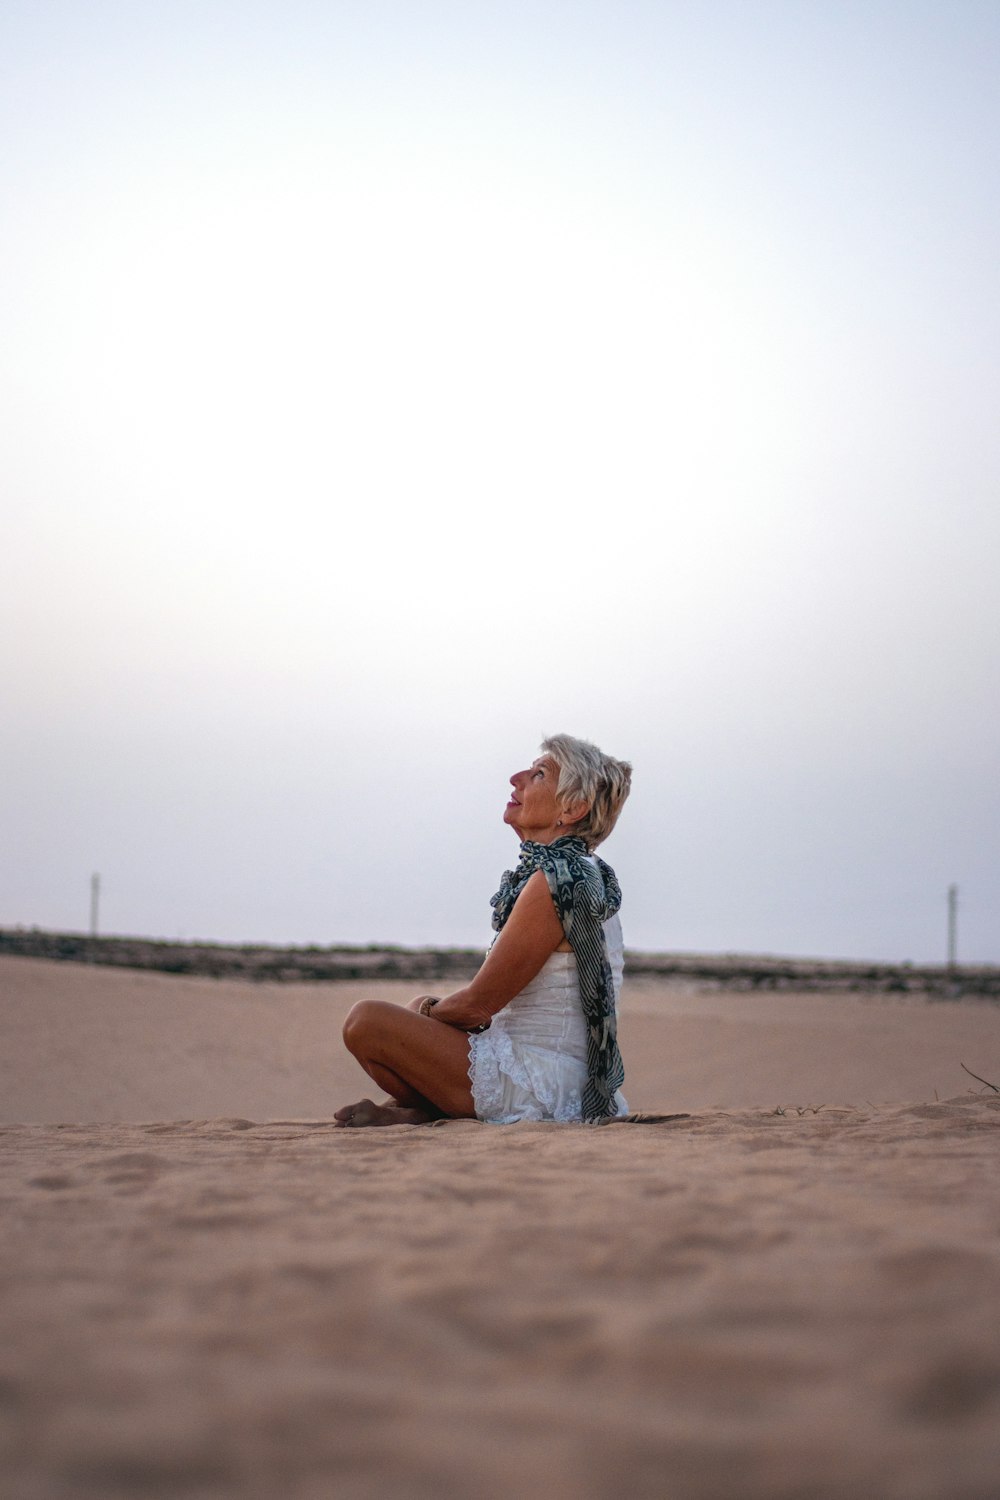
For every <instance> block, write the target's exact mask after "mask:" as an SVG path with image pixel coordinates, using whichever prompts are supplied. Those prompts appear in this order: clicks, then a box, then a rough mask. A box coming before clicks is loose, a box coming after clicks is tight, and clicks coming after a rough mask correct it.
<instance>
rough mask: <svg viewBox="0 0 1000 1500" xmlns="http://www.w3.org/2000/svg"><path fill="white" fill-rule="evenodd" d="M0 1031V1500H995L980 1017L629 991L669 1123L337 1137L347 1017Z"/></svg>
mask: <svg viewBox="0 0 1000 1500" xmlns="http://www.w3.org/2000/svg"><path fill="white" fill-rule="evenodd" d="M404 989H405V990H406V993H408V992H409V987H404ZM367 992H369V993H370V988H369V989H368V991H367ZM0 995H2V997H3V1005H2V1006H0V1019H2V1028H3V1029H2V1033H0V1041H2V1055H0V1056H2V1073H0V1084H2V1089H3V1093H2V1100H3V1107H2V1117H3V1118H4V1119H6V1120H8V1121H13V1120H14V1119H15V1117H16V1116H17V1115H18V1114H19V1115H20V1116H21V1118H22V1119H27V1120H35V1121H40V1122H42V1123H37V1124H16V1123H10V1124H8V1125H6V1126H4V1127H2V1131H0V1134H2V1140H3V1150H2V1154H0V1194H2V1197H3V1205H4V1211H3V1215H2V1219H0V1285H2V1288H3V1292H2V1297H3V1303H2V1306H3V1312H2V1317H3V1337H2V1339H0V1422H2V1428H0V1430H2V1434H3V1442H4V1459H3V1484H2V1486H0V1489H2V1492H3V1493H4V1494H10V1495H11V1496H16V1497H17V1500H63V1497H66V1500H70V1497H72V1500H119V1497H121V1500H134V1497H137V1496H143V1495H153V1494H155V1495H159V1496H178V1497H185V1500H187V1497H190V1500H210V1497H216V1496H217V1497H225V1500H230V1497H232V1500H235V1497H237V1496H239V1497H240V1500H243V1497H248V1500H273V1497H277V1496H281V1497H286V1496H291V1497H306V1500H313V1497H315V1500H320V1497H322V1500H329V1497H333V1496H336V1497H341V1496H346V1497H355V1496H357V1497H372V1500H374V1497H376V1496H378V1497H384V1496H385V1495H394V1496H400V1497H407V1500H409V1497H419V1500H423V1497H425V1496H426V1497H428V1500H430V1497H431V1496H434V1497H441V1496H449V1497H450V1496H454V1497H456V1500H457V1497H472V1496H475V1497H479V1496H482V1497H487V1500H491V1497H494V1496H495V1497H500V1496H503V1497H505V1500H506V1497H509V1496H511V1495H524V1496H530V1497H535V1496H538V1497H541V1496H554V1497H577V1496H579V1497H584V1500H589V1497H594V1500H598V1497H600V1500H603V1497H607V1500H611V1497H616V1500H617V1497H618V1496H622V1495H627V1496H640V1497H646V1496H648V1497H650V1500H652V1497H657V1500H660V1497H670V1500H715V1497H720V1500H721V1497H736V1496H738V1497H746V1500H805V1497H810V1500H825V1497H830V1500H833V1497H838V1500H839V1497H845V1500H846V1497H848V1496H850V1497H852V1500H853V1497H859V1496H860V1497H869V1496H871V1497H878V1500H942V1497H948V1500H993V1497H994V1496H995V1495H996V1493H997V1487H998V1481H997V1474H998V1466H1000V1465H998V1461H1000V1350H998V1345H997V1340H996V1327H997V1321H998V1314H1000V1234H998V1231H1000V1173H998V1171H997V1165H998V1162H997V1156H998V1146H1000V1097H998V1096H996V1095H993V1094H991V1093H990V1092H989V1091H987V1090H980V1088H979V1086H978V1085H974V1084H973V1083H972V1080H970V1079H968V1078H967V1077H966V1076H965V1075H964V1074H962V1073H961V1070H960V1069H959V1066H958V1064H959V1062H960V1061H965V1062H966V1063H967V1064H969V1065H970V1066H972V1067H974V1068H976V1070H977V1071H981V1072H983V1073H984V1076H987V1077H993V1078H995V1077H996V1074H997V1072H998V1071H1000V1069H998V1067H997V1060H998V1056H1000V1012H998V1010H997V1009H996V1008H995V1007H994V1006H991V1005H970V1004H956V1005H927V1004H917V1003H913V1002H911V1003H909V1004H907V1003H902V1002H891V1003H890V1002H888V1001H887V1000H885V999H884V998H883V999H880V1000H879V1002H878V1003H877V1004H875V1003H865V1000H864V997H863V996H861V997H859V996H849V997H843V999H838V998H837V997H832V996H816V995H812V996H808V997H805V998H801V999H799V1000H796V999H795V998H794V997H790V996H781V997H774V996H772V997H768V998H764V997H760V996H722V995H718V994H698V993H696V992H694V991H693V990H690V989H689V990H687V991H684V990H670V989H669V987H665V986H655V985H647V986H646V987H645V988H643V987H641V986H633V988H632V990H631V991H630V993H629V995H628V996H627V998H626V1002H625V1006H624V1014H623V1024H622V1031H623V1050H624V1051H625V1056H626V1062H627V1063H629V1064H631V1085H630V1094H631V1102H632V1104H633V1105H634V1106H635V1107H636V1108H637V1109H638V1108H641V1109H644V1110H647V1111H663V1112H668V1113H669V1112H677V1111H681V1110H689V1111H690V1116H689V1118H686V1119H675V1120H672V1121H667V1122H665V1123H660V1124H621V1125H613V1126H610V1127H605V1128H602V1129H598V1130H589V1129H586V1128H584V1127H574V1126H563V1127H560V1126H545V1125H522V1126H514V1127H507V1128H501V1127H488V1126H481V1125H477V1124H475V1123H465V1122H450V1123H447V1124H443V1125H440V1126H435V1127H430V1128H428V1127H424V1128H421V1129H417V1128H408V1127H401V1128H397V1129H393V1130H388V1131H363V1132H349V1131H339V1130H335V1129H334V1128H333V1127H332V1124H331V1121H330V1117H329V1116H330V1110H331V1108H332V1107H333V1106H334V1105H335V1104H336V1103H338V1102H340V1100H341V1098H342V1097H343V1095H344V1092H345V1089H346V1091H347V1093H348V1094H350V1093H351V1092H352V1091H353V1092H355V1093H356V1092H357V1087H356V1085H357V1082H358V1073H357V1070H356V1068H355V1065H354V1064H353V1063H350V1062H349V1061H348V1060H345V1059H342V1058H341V1057H340V1053H339V1045H338V1042H337V1039H336V1029H337V1028H336V1021H337V1018H338V1017H339V1016H340V1015H341V1014H342V1012H343V1010H344V1009H345V1008H346V1006H347V1005H348V1004H349V1003H350V1000H351V999H352V998H353V991H352V987H350V986H339V985H338V986H323V987H320V989H318V990H317V989H309V988H308V987H306V986H301V987H296V986H291V987H288V988H284V989H280V990H278V989H277V988H276V989H275V990H274V991H273V992H271V991H270V990H269V989H268V987H262V986H250V985H245V986H243V985H238V984H230V983H229V982H220V983H213V982H211V981H197V980H189V979H170V978H166V977H163V976H156V975H143V976H130V975H129V974H127V973H125V972H119V973H115V974H112V975H108V974H107V973H105V972H102V971H95V970H93V969H89V968H80V969H76V968H74V967H73V966H68V965H49V964H45V963H40V962H38V961H33V960H27V959H22V960H13V959H8V960H5V961H3V962H2V963H0ZM977 1063H978V1064H979V1067H977ZM991 1068H992V1071H991ZM965 1085H969V1090H968V1091H966V1090H965ZM935 1087H937V1088H938V1090H939V1092H941V1093H942V1094H944V1091H945V1090H949V1091H950V1093H951V1096H950V1097H942V1099H941V1100H940V1101H938V1102H935V1101H934V1098H933V1091H934V1088H935ZM866 1095H867V1096H869V1099H870V1101H871V1102H866V1098H865V1096H866ZM907 1097H908V1100H909V1102H907ZM892 1100H894V1101H896V1102H888V1101H892ZM235 1101H242V1103H241V1104H240V1107H238V1108H237V1107H236V1105H235ZM213 1103H214V1104H215V1107H214V1108H212V1104H213ZM319 1104H321V1105H322V1107H318V1105H319ZM143 1106H146V1107H145V1108H144V1107H143ZM194 1106H197V1108H195V1107H194ZM720 1106H725V1107H720ZM777 1110H781V1111H783V1112H780V1113H778V1112H776V1111H777ZM814 1110H816V1111H818V1112H815V1113H814V1112H813V1111H814ZM800 1111H801V1113H800ZM185 1117H188V1118H185ZM71 1119H75V1120H77V1121H82V1122H83V1123H61V1124H59V1123H54V1122H57V1121H63V1122H65V1121H67V1120H71ZM141 1120H144V1121H145V1123H136V1122H137V1121H141ZM45 1122H48V1123H45Z"/></svg>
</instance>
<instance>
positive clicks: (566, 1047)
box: [335, 734, 632, 1126]
mask: <svg viewBox="0 0 1000 1500" xmlns="http://www.w3.org/2000/svg"><path fill="white" fill-rule="evenodd" d="M541 750H542V753H541V755H540V756H539V757H538V759H537V760H535V761H534V763H533V764H532V765H531V766H529V767H528V768H527V770H524V771H518V772H516V773H515V775H513V776H512V777H511V778H510V783H511V786H512V787H513V789H514V790H513V795H512V796H511V798H510V801H509V802H508V803H507V806H506V809H505V810H504V822H505V823H507V824H508V825H509V826H510V827H511V828H513V830H514V832H515V833H516V834H517V836H518V838H519V839H520V840H521V853H520V858H519V860H518V862H517V865H516V866H515V868H514V869H513V870H507V871H505V873H504V875H503V879H502V881H501V885H500V889H499V891H498V892H497V894H496V895H495V896H494V897H493V903H492V904H493V908H494V911H493V926H494V927H495V928H496V929H497V937H496V938H495V939H494V942H493V946H492V947H491V948H490V950H489V953H488V954H487V955H486V960H485V962H484V963H483V966H482V968H481V969H480V970H479V973H478V974H477V975H476V977H475V979H473V981H472V983H471V984H468V985H466V986H465V988H464V989H460V990H457V991H456V992H455V993H454V994H453V995H448V996H446V997H445V998H444V999H440V998H437V997H435V996H433V995H423V996H419V997H418V998H417V999H416V1000H414V1001H412V1002H411V1003H410V1005H409V1006H408V1007H403V1006H398V1005H392V1004H390V1003H388V1002H385V1001H380V1000H362V1001H361V1002H360V1003H359V1004H357V1005H355V1006H354V1007H353V1008H352V1010H351V1012H350V1014H349V1016H348V1018H347V1021H346V1023H345V1025H344V1041H345V1043H346V1045H347V1047H348V1048H349V1050H350V1051H351V1052H352V1053H353V1054H354V1056H355V1057H356V1058H357V1060H358V1062H359V1063H360V1064H361V1066H362V1067H363V1068H364V1070H365V1072H366V1073H368V1075H369V1076H370V1077H371V1078H373V1079H374V1080H375V1082H376V1083H377V1084H379V1085H380V1087H381V1088H383V1089H385V1090H386V1092H387V1094H388V1095H389V1098H388V1099H386V1100H385V1101H384V1102H383V1103H381V1104H375V1103H373V1102H372V1100H370V1099H362V1100H361V1101H360V1103H358V1104H349V1105H346V1106H345V1107H344V1108H343V1109H339V1110H337V1112H336V1115H335V1119H336V1120H337V1122H338V1124H340V1125H345V1126H360V1125H419V1124H424V1123H426V1122H427V1121H430V1120H435V1119H440V1118H441V1117H442V1116H447V1117H449V1118H455V1119H470V1120H471V1119H479V1120H486V1121H490V1122H493V1123H497V1124H509V1123H512V1122H513V1121H515V1120H586V1121H588V1122H596V1121H599V1120H602V1119H609V1118H613V1117H615V1116H617V1115H619V1114H624V1113H625V1110H626V1108H627V1106H626V1104H625V1100H624V1099H623V1097H622V1095H621V1092H620V1090H621V1085H622V1082H623V1079H624V1071H623V1068H622V1060H621V1054H620V1052H619V1051H618V1042H617V1037H616V1014H615V1012H616V1005H617V1001H618V993H619V990H620V987H621V975H622V955H623V946H622V935H621V924H620V922H619V920H618V907H619V905H620V904H621V892H620V890H619V888H618V882H617V881H616V879H615V875H614V871H613V870H612V869H611V868H610V866H608V865H606V864H605V863H604V862H603V860H600V859H597V858H596V857H595V856H594V854H593V852H592V851H593V850H594V849H595V848H596V847H597V845H598V844H600V843H601V842H602V840H603V839H605V838H607V836H608V834H609V833H610V832H611V830H612V828H613V827H614V826H615V823H616V821H617V819H618V814H619V812H620V811H621V809H622V806H623V804H624V802H625V798H626V797H627V796H628V794H629V788H630V785H631V778H632V768H631V766H630V765H629V764H628V763H627V762H626V761H620V760H613V759H612V757H611V756H609V755H605V754H603V752H602V751H600V750H598V749H597V747H596V745H591V744H588V743H587V742H586V741H585V740H578V739H574V738H573V737H572V736H571V735H568V734H559V735H555V736H553V737H552V738H551V739H547V740H546V741H545V742H544V744H543V745H542V747H541Z"/></svg>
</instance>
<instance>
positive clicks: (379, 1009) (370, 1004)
mask: <svg viewBox="0 0 1000 1500" xmlns="http://www.w3.org/2000/svg"><path fill="white" fill-rule="evenodd" d="M397 1009H398V1006H395V1005H390V1004H389V1002H388V1001H386V1000H358V1001H356V1002H355V1004H354V1005H352V1006H351V1008H350V1010H349V1011H348V1012H347V1019H346V1020H345V1022H344V1045H345V1047H347V1048H348V1049H349V1051H351V1052H354V1051H355V1050H356V1049H357V1048H359V1047H363V1046H364V1045H365V1044H366V1042H369V1041H371V1040H372V1038H373V1037H375V1036H377V1035H378V1033H379V1031H380V1030H382V1029H383V1028H384V1026H385V1024H386V1012H387V1011H392V1010H397Z"/></svg>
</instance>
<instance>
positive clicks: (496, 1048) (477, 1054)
mask: <svg viewBox="0 0 1000 1500" xmlns="http://www.w3.org/2000/svg"><path fill="white" fill-rule="evenodd" d="M491 1064H492V1066H491ZM505 1074H506V1076H507V1077H508V1078H509V1079H510V1080H511V1082H512V1083H515V1084H516V1085H517V1087H518V1088H520V1089H523V1090H524V1092H525V1093H526V1094H528V1095H530V1096H531V1099H532V1101H533V1103H532V1104H531V1105H527V1106H522V1108H521V1110H520V1111H519V1112H518V1113H517V1114H511V1113H509V1112H508V1111H507V1110H505V1108H504V1087H503V1079H504V1075H505ZM469 1083H470V1084H471V1086H472V1102H473V1104H474V1105H475V1107H476V1116H477V1118H478V1119H480V1120H484V1121H486V1122H487V1123H488V1124H491V1125H516V1124H518V1123H519V1122H520V1121H521V1120H529V1119H531V1120H556V1121H559V1122H560V1123H562V1124H568V1123H572V1122H576V1123H577V1124H579V1122H580V1120H581V1119H582V1117H583V1094H582V1092H578V1091H577V1090H575V1089H574V1090H571V1091H570V1092H569V1094H568V1097H567V1099H566V1100H565V1101H564V1103H563V1104H562V1105H561V1106H548V1105H546V1103H545V1101H544V1100H541V1099H539V1097H538V1095H537V1093H536V1092H535V1083H534V1080H533V1079H532V1078H531V1076H530V1074H529V1073H528V1070H527V1068H526V1067H525V1066H524V1064H523V1063H522V1061H521V1059H520V1058H519V1057H518V1055H517V1053H516V1052H515V1050H514V1047H513V1044H512V1042H511V1039H510V1037H509V1036H508V1035H507V1033H506V1032H505V1031H504V1030H503V1028H502V1027H500V1026H496V1027H492V1028H491V1029H490V1031H489V1032H488V1033H486V1032H484V1033H483V1034H482V1035H481V1036H473V1037H470V1038H469ZM525 1108H529V1109H530V1110H531V1113H530V1114H526V1113H525Z"/></svg>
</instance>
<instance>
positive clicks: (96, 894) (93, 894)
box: [90, 875, 101, 937]
mask: <svg viewBox="0 0 1000 1500" xmlns="http://www.w3.org/2000/svg"><path fill="white" fill-rule="evenodd" d="M100 899H101V877H100V875H91V877H90V935H91V937H96V936H97V906H98V902H99V901H100Z"/></svg>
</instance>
